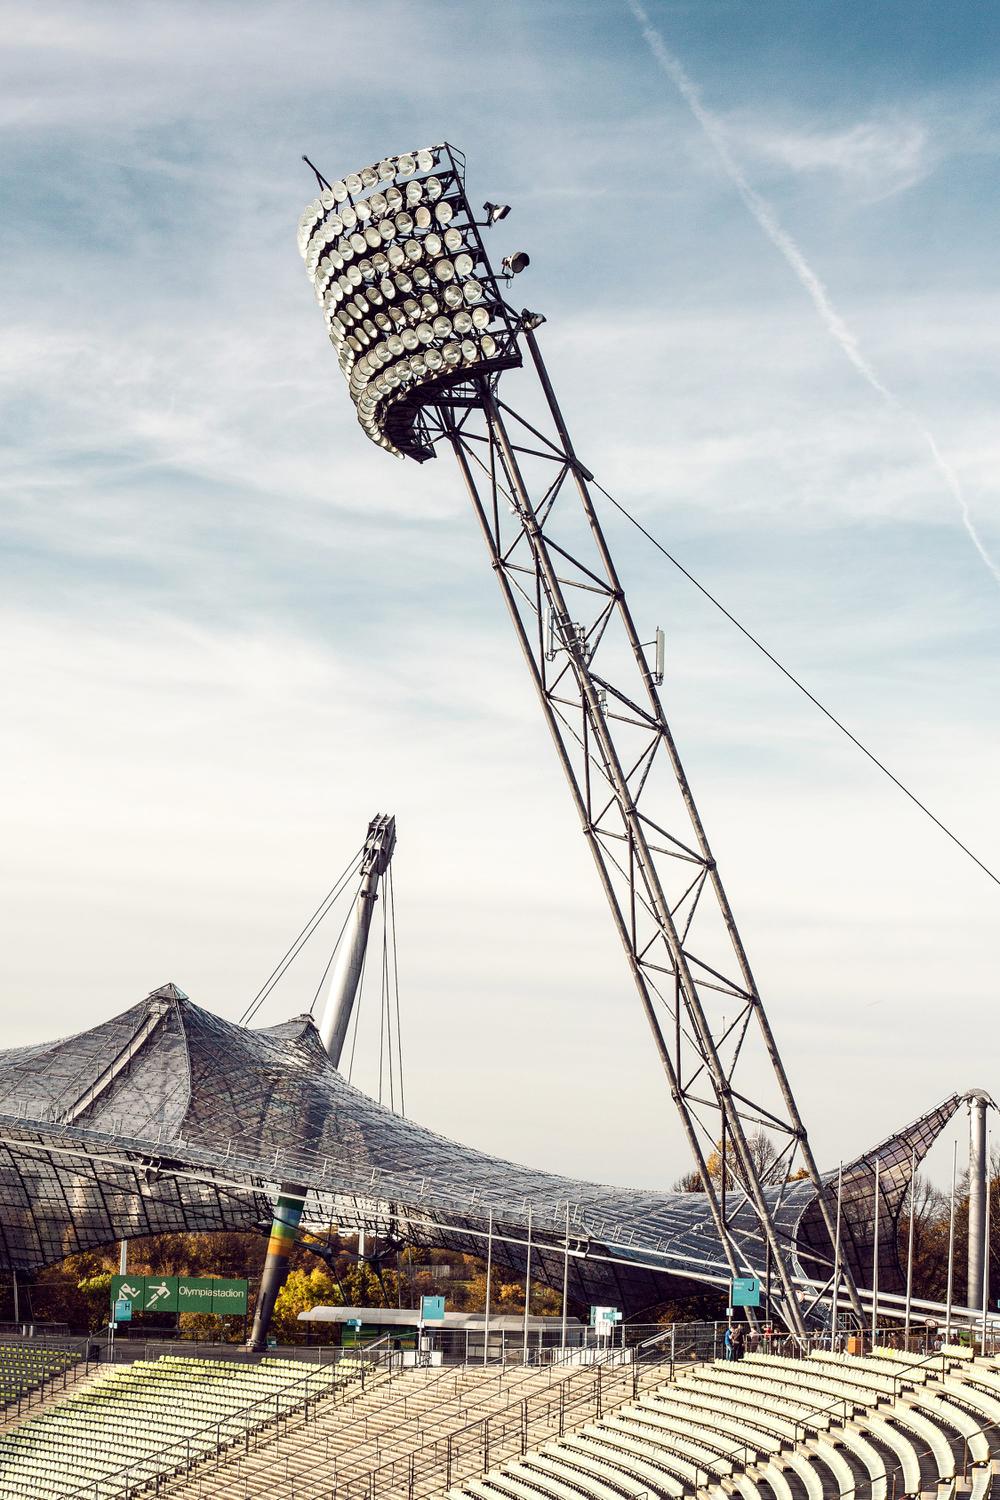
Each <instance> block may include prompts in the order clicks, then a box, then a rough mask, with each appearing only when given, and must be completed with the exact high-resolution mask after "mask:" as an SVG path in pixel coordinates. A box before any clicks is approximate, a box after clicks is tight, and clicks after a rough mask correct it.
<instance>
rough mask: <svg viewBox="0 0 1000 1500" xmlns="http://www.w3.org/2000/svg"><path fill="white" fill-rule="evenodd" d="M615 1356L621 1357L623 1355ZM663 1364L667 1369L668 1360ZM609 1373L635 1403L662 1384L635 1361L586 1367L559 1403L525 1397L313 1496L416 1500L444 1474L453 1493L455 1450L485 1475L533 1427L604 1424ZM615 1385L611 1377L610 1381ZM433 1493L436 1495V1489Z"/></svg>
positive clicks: (523, 1446)
mask: <svg viewBox="0 0 1000 1500" xmlns="http://www.w3.org/2000/svg"><path fill="white" fill-rule="evenodd" d="M614 1352H615V1353H616V1354H618V1355H620V1354H621V1352H622V1351H621V1350H616V1351H614ZM661 1363H662V1364H663V1365H669V1361H668V1360H664V1361H662V1362H661ZM609 1368H610V1369H612V1370H614V1371H615V1373H616V1374H618V1373H619V1372H620V1374H621V1375H622V1376H623V1377H624V1378H626V1379H628V1381H629V1385H630V1386H631V1395H632V1397H633V1398H634V1397H635V1396H637V1395H638V1392H639V1388H640V1386H646V1385H648V1384H653V1383H656V1382H657V1378H658V1379H659V1380H662V1379H663V1375H662V1370H661V1369H660V1368H659V1366H657V1365H654V1366H648V1365H647V1366H645V1367H643V1366H640V1365H639V1364H638V1363H636V1362H634V1361H629V1362H628V1364H627V1365H626V1364H624V1363H623V1362H621V1361H616V1362H615V1363H614V1364H613V1365H608V1364H607V1363H605V1362H604V1361H601V1362H599V1363H597V1364H596V1365H586V1366H583V1367H582V1368H581V1369H580V1370H579V1371H577V1372H574V1374H571V1375H567V1376H566V1377H565V1379H563V1380H561V1381H560V1382H559V1390H558V1397H557V1399H556V1400H555V1401H554V1402H553V1396H552V1392H551V1389H548V1390H545V1391H539V1392H537V1393H536V1394H535V1395H534V1396H526V1397H524V1398H522V1399H521V1400H520V1401H514V1402H512V1403H511V1404H510V1405H509V1406H507V1407H505V1408H504V1409H503V1410H502V1411H499V1412H494V1413H492V1414H490V1415H488V1416H485V1417H480V1418H479V1419H478V1420H477V1421H475V1422H470V1423H467V1424H466V1425H465V1426H464V1427H460V1428H457V1429H456V1430H454V1431H453V1432H451V1433H449V1434H448V1435H447V1437H440V1438H436V1439H434V1440H432V1441H431V1442H430V1443H427V1444H425V1445H424V1446H423V1448H418V1449H415V1450H414V1451H413V1452H412V1453H410V1454H408V1455H402V1456H400V1457H397V1458H395V1459H392V1460H390V1462H389V1463H387V1464H383V1465H380V1466H379V1467H378V1468H376V1469H372V1470H370V1471H369V1472H368V1474H367V1475H364V1476H360V1475H359V1476H357V1477H356V1478H355V1479H349V1480H348V1481H347V1482H346V1484H343V1485H335V1487H334V1488H333V1489H324V1490H322V1491H320V1492H318V1493H317V1494H315V1495H314V1496H313V1500H378V1496H379V1495H380V1494H382V1493H383V1492H384V1491H385V1490H388V1489H389V1487H390V1486H391V1485H392V1484H393V1483H394V1482H395V1483H396V1484H401V1483H405V1484H406V1492H407V1500H416V1497H417V1495H418V1487H419V1486H420V1485H421V1484H422V1483H423V1482H426V1481H428V1480H430V1479H432V1478H433V1479H435V1480H439V1479H440V1476H441V1473H442V1472H443V1473H444V1480H445V1482H444V1484H443V1486H440V1485H438V1486H437V1488H441V1487H443V1488H444V1489H450V1488H451V1486H452V1484H454V1483H456V1482H458V1479H459V1477H460V1476H458V1475H457V1474H456V1473H455V1468H456V1460H461V1458H462V1457H463V1452H460V1451H457V1450H464V1454H466V1455H467V1454H470V1453H475V1455H476V1472H477V1473H482V1472H484V1471H485V1470H486V1469H488V1468H489V1467H490V1454H491V1452H492V1454H493V1456H494V1458H496V1459H497V1461H499V1459H500V1457H501V1456H502V1453H501V1454H498V1452H497V1449H498V1447H499V1448H500V1449H501V1450H502V1449H503V1447H504V1446H505V1443H509V1442H510V1441H511V1439H512V1438H513V1440H514V1442H515V1446H516V1447H518V1448H519V1450H520V1452H521V1453H522V1454H523V1453H525V1452H526V1451H527V1446H528V1438H529V1433H530V1431H531V1428H532V1426H536V1427H537V1426H542V1425H545V1426H548V1427H555V1428H556V1430H558V1433H559V1435H560V1436H562V1433H563V1431H564V1429H565V1422H566V1415H567V1413H568V1412H570V1411H572V1410H574V1409H575V1408H578V1407H579V1406H581V1405H584V1406H585V1407H586V1409H587V1411H590V1410H591V1409H592V1410H593V1411H594V1414H595V1415H596V1417H597V1418H598V1419H600V1417H601V1414H602V1409H603V1406H604V1404H605V1401H606V1399H607V1395H608V1389H607V1387H608V1385H609V1384H610V1383H611V1381H609V1377H608V1374H607V1371H608V1369H609ZM643 1370H644V1372H645V1373H644V1375H643V1376H642V1377H641V1376H640V1371H643ZM654 1372H656V1373H655V1374H654ZM577 1376H579V1377H582V1380H585V1381H586V1382H587V1389H585V1390H583V1391H576V1390H574V1391H572V1392H569V1388H570V1387H571V1386H572V1384H573V1382H574V1380H576V1379H577ZM629 1377H631V1378H630V1379H629ZM613 1379H614V1377H613V1376H612V1377H611V1380H612V1381H613ZM581 1383H582V1381H581ZM550 1387H551V1382H550ZM568 1392H569V1393H568ZM624 1399H626V1400H627V1399H628V1394H626V1395H625V1397H624ZM540 1403H544V1404H543V1405H542V1410H541V1412H539V1413H537V1414H536V1413H534V1412H531V1411H529V1407H530V1406H531V1405H538V1404H540ZM512 1418H513V1419H514V1420H513V1422H512V1421H511V1419H512ZM581 1420H586V1417H585V1416H583V1417H581ZM497 1424H501V1427H502V1430H501V1432H500V1434H499V1435H498V1434H497ZM422 1454H423V1455H428V1456H429V1457H430V1460H431V1461H430V1462H429V1463H428V1462H424V1463H423V1464H421V1463H420V1459H421V1455H422ZM418 1466H419V1467H422V1468H423V1469H424V1471H425V1472H424V1473H423V1474H418V1472H417V1470H418ZM434 1492H435V1493H436V1492H437V1490H436V1488H435V1491H434ZM428 1493H430V1492H428Z"/></svg>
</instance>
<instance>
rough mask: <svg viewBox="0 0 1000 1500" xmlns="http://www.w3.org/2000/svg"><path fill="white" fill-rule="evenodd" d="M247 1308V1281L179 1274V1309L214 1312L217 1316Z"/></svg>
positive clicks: (240, 1311) (241, 1311)
mask: <svg viewBox="0 0 1000 1500" xmlns="http://www.w3.org/2000/svg"><path fill="white" fill-rule="evenodd" d="M246 1310H247V1284H246V1282H245V1281H224V1280H222V1278H221V1277H214V1276H212V1277H209V1276H178V1278H177V1311H178V1312H202V1313H214V1314H215V1316H216V1317H217V1318H220V1317H226V1316H227V1315H228V1314H230V1313H239V1314H241V1315H242V1314H243V1313H245V1312H246Z"/></svg>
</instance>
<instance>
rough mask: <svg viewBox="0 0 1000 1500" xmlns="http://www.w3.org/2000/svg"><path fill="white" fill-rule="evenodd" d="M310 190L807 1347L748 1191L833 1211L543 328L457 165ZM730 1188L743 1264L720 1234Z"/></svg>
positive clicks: (703, 1125)
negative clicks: (517, 656)
mask: <svg viewBox="0 0 1000 1500" xmlns="http://www.w3.org/2000/svg"><path fill="white" fill-rule="evenodd" d="M425 174H430V175H425ZM317 177H318V178H319V183H320V187H321V190H322V191H321V193H320V196H319V198H317V199H316V200H315V201H314V203H313V204H311V205H310V206H309V208H307V210H306V213H305V214H304V215H303V217H302V219H301V220H300V226H299V243H300V248H301V249H302V252H303V255H304V256H305V259H306V265H307V269H308V270H309V273H310V276H311V277H312V279H313V281H314V284H315V286H316V290H317V297H318V299H319V300H320V302H321V305H322V306H323V307H324V310H325V312H326V316H327V320H328V323H329V326H330V336H331V340H332V342H333V343H334V345H335V347H337V348H338V350H339V353H340V362H341V367H342V369H343V370H344V373H345V375H346V376H347V378H348V381H349V383H350V389H351V394H352V397H353V399H354V401H355V403H356V406H357V408H358V415H359V419H360V420H361V422H362V425H363V426H364V428H365V430H366V431H367V432H368V434H369V436H371V437H372V438H373V440H374V441H376V442H377V443H379V445H380V446H382V447H384V448H387V449H389V450H390V451H392V452H395V453H399V454H403V455H405V456H409V457H412V458H414V459H416V460H418V461H423V460H425V459H427V458H430V457H432V456H433V455H434V453H435V451H436V450H438V449H439V448H440V449H447V448H450V449H451V451H452V452H453V453H454V455H455V458H456V459H457V461H458V465H459V468H460V469H461V472H462V476H463V479H464V481H465V485H466V488H467V490H468V493H469V497H470V499H471V501H472V504H473V509H474V511H475V514H476V517H477V519H478V522H479V526H480V529H481V531H482V534H483V537H484V540H485V542H486V545H487V549H488V552H489V556H490V562H491V565H492V568H493V571H494V573H495V574H496V577H497V581H498V583H499V586H500V589H501V593H502V594H503V597H504V601H505V603H506V605H507V609H508V612H509V614H510V618H511V621H512V624H513V626H514V630H515V634H516V635H517V638H518V641H519V643H520V646H521V649H522V652H523V654H524V657H525V661H526V663H527V665H528V668H529V671H530V673H531V677H532V681H533V683H534V686H535V690H536V693H537V695H538V699H539V702H540V705H541V707H542V711H543V714H544V717H545V720H546V723H547V725H548V728H549V731H550V734H551V736H552V739H553V742H554V744H555V747H556V752H557V755H558V758H559V761H560V763H561V765H562V768H563V772H564V774H565V776H566V779H567V781H568V784H569V787H570V791H571V794H572V796H573V800H574V804H575V806H576V810H577V813H578V815H579V818H580V822H581V826H582V829H583V833H584V837H585V838H586V840H587V843H588V845H589V848H590V851H591V854H592V856H593V859H594V862H595V865H596V868H597V872H598V876H599V879H600V881H601V885H602V888H603V890H604V893H605V896H606V897H607V900H608V903H609V906H610V909H611V914H612V918H613V920H614V923H615V927H616V930H617V932H618V935H619V938H620V940H621V942H622V945H623V947H624V949H625V953H626V957H627V959H628V963H629V968H630V970H631V973H632V976H633V979H634V982H635V985H636V988H637V990H638V993H639V998H640V1001H641V1003H642V1007H643V1010H644V1012H645V1015H646V1018H647V1020H648V1022H649V1025H650V1028H651V1031H652V1035H653V1039H654V1042H655V1045H656V1048H657V1052H658V1055H659V1058H660V1061H661V1064H662V1066H663V1069H664V1072H665V1073H666V1076H667V1079H668V1082H669V1086H670V1091H671V1095H672V1097H673V1099H674V1102H675V1104H676V1106H677V1109H678V1112H679V1114H680V1118H681V1122H682V1125H683V1128H684V1132H685V1135H686V1138H687V1141H688V1145H689V1147H690V1149H691V1152H692V1155H693V1157H694V1160H695V1163H696V1166H697V1170H698V1173H699V1176H700V1178H701V1182H702V1185H703V1188H704V1191H705V1192H706V1194H707V1196H708V1201H709V1204H710V1207H711V1213H712V1216H713V1219H714V1223H715V1227H716V1229H717V1232H718V1234H719V1238H720V1241H721V1243H722V1245H723V1247H724V1249H725V1253H726V1258H727V1261H728V1264H729V1267H730V1270H731V1272H732V1274H733V1276H738V1275H742V1274H747V1273H749V1274H751V1275H758V1276H760V1275H763V1274H764V1272H765V1268H773V1271H774V1274H775V1276H776V1278H777V1282H778V1286H779V1289H780V1290H779V1298H778V1300H779V1305H780V1310H781V1315H782V1317H783V1319H784V1321H785V1322H786V1323H787V1325H788V1326H789V1327H790V1328H791V1329H793V1330H794V1331H795V1332H796V1333H803V1332H804V1321H803V1315H802V1311H801V1308H800V1305H799V1300H798V1298H797V1296H796V1293H795V1287H794V1274H795V1273H794V1268H793V1265H792V1259H791V1251H790V1247H789V1245H788V1244H787V1243H785V1242H784V1241H783V1240H782V1238H781V1237H780V1235H779V1232H778V1230H777V1228H776V1223H775V1216H774V1213H773V1211H772V1209H771V1207H769V1205H768V1202H767V1199H766V1197H765V1194H764V1191H763V1189H764V1184H765V1182H768V1183H774V1182H775V1181H778V1182H781V1181H788V1180H789V1179H790V1178H791V1177H792V1176H793V1175H803V1174H807V1175H808V1176H809V1177H810V1178H812V1180H813V1181H814V1182H815V1183H816V1185H817V1187H818V1188H819V1190H820V1191H819V1202H820V1209H821V1212H822V1214H823V1218H824V1221H825V1224H826V1228H827V1230H828V1232H829V1235H830V1241H831V1245H832V1243H833V1239H834V1223H833V1212H832V1206H831V1204H830V1202H829V1201H828V1199H827V1189H825V1188H824V1186H823V1184H822V1180H821V1178H820V1174H819V1171H818V1168H817V1166H816V1162H815V1159H814V1157H813V1154H812V1150H811V1148H810V1145H809V1140H808V1136H807V1134H806V1130H805V1126H804V1124H803V1121H802V1118H801V1115H800V1113H799V1110H798V1107H797V1105H796V1102H795V1098H794V1095H793V1093H792V1089H791V1086H790V1083H789V1080H788V1077H787V1075H786V1073H785V1069H784V1066H783V1064H782V1061H781V1057H780V1054H779V1052H778V1048H777V1045H776V1043H775V1040H774V1036H773V1033H772V1031H771V1027H770V1024H769V1022H768V1019H767V1015H766V1013H765V1010H764V1006H763V1003H762V1001H761V998H760V994H759V992H758V989H757V985H756V982H755V980H754V977H753V973H752V971H751V968H750V964H749V961H748V959H747V955H746V952H745V949H744V947H743V943H742V940H741V938H740V934H739V931H738V929H737V926H736V922H735V919H734V917H733V913H732V909H731V907H730V905H729V900H728V897H727V895H726V892H725V889H724V887H723V884H722V880H721V877H720V875H719V871H718V868H717V866H716V862H715V859H714V857H713V855H712V852H711V848H710V846H709V843H708V839H707V836H706V834H705V830H704V826H703V824H702V821H701V818H700V816H699V813H698V810H697V807H696V805H695V801H694V797H693V795H692V792H691V788H690V785H689V783H688V780H687V777H686V775H685V772H684V769H683V767H682V764H681V761H680V758H679V756H678V753H677V749H676V746H675V744H674V740H673V737H672V735H671V732H670V728H669V725H668V722H667V719H666V716H665V713H664V710H663V706H662V703H661V700H660V695H659V692H658V687H659V685H660V682H661V681H662V677H661V671H660V663H659V660H658V655H659V653H658V652H657V657H656V658H654V661H653V662H651V661H650V659H649V655H648V650H649V647H648V646H647V645H646V644H644V643H643V642H642V640H641V639H640V634H639V632H638V630H637V628H636V625H635V622H634V620H633V617H632V614H631V611H630V609H629V605H628V601H627V599H626V595H625V590H624V588H623V586H622V583H621V580H620V578H619V576H618V573H617V570H616V568H615V565H614V562H613V559H612V557H611V553H610V550H609V548H608V544H607V541H606V539H605V536H604V533H603V530H602V527H601V524H600V520H599V518H598V515H597V512H596V509H595V505H594V502H593V498H592V494H591V488H590V485H591V481H592V478H593V476H592V475H591V474H590V473H589V471H588V470H587V469H586V468H585V467H584V466H583V465H582V464H581V462H580V461H579V459H578V458H577V456H576V453H575V451H574V448H573V445H572V442H571V439H570V436H569V433H568V430H567V427H566V424H565V421H564V420H563V416H562V413H561V411H560V409H559V406H558V403H557V401H556V397H555V393H554V391H553V389H552V384H551V382H550V380H549V377H548V373H547V371H546V368H545V365H544V362H543V359H542V356H541V352H540V350H539V347H538V342H537V340H536V338H535V333H534V329H535V328H536V327H537V326H538V324H539V323H541V322H542V321H543V320H542V319H541V318H538V317H536V316H534V315H531V314H528V313H522V314H520V315H519V314H517V313H516V312H515V311H514V310H513V309H512V308H511V307H510V306H508V304H507V303H506V301H505V299H504V298H503V296H502V295H501V292H500V289H499V286H498V284H497V281H496V278H495V276H494V273H493V270H492V268H491V266H490V263H489V260H488V257H487V255H486V252H485V248H484V246H483V242H482V237H481V235H480V229H481V227H483V224H482V223H480V222H477V221H476V218H475V215H474V213H473V212H472V210H471V208H470V205H469V202H468V198H467V196H466V192H465V172H464V160H463V159H462V158H461V157H460V156H459V154H458V153H457V152H455V151H454V150H453V148H451V147H448V146H442V147H435V148H432V149H430V150H428V151H426V152H419V153H409V154H404V155H403V156H401V157H394V158H387V159H386V160H384V161H382V162H380V163H378V164H377V165H376V166H373V167H369V168H366V169H365V170H364V171H363V172H361V173H358V174H354V175H352V176H351V177H348V178H345V179H344V181H343V182H339V183H334V184H330V183H327V182H326V180H325V179H324V178H322V177H320V176H319V174H318V173H317ZM442 205H443V207H442ZM486 210H487V222H490V221H491V220H492V218H493V217H494V216H495V217H502V211H501V212H500V213H499V214H496V215H494V213H493V212H491V211H492V210H493V205H486ZM449 236H450V238H449ZM373 252H374V253H373ZM394 252H395V253H394ZM507 269H512V268H511V267H510V266H509V265H508V266H507ZM522 350H526V351H527V354H528V362H527V365H526V366H525V368H524V373H525V375H526V376H529V377H534V378H533V379H532V380H531V383H530V384H529V385H528V386H527V388H526V389H525V390H524V391H523V400H521V401H519V404H518V408H517V409H515V407H514V406H513V405H511V404H510V403H509V402H508V401H507V400H506V399H505V396H506V390H505V392H504V395H501V391H500V385H501V376H502V375H503V373H504V371H507V370H511V369H513V368H516V367H518V366H522V365H524V360H523V355H522ZM523 383H524V382H523V381H522V385H523ZM720 1143H721V1146H722V1160H723V1176H722V1181H721V1183H720V1184H718V1185H717V1183H716V1180H715V1177H714V1176H713V1173H712V1171H711V1170H710V1163H709V1156H710V1154H711V1153H712V1152H714V1151H716V1150H717V1149H718V1147H719V1145H720ZM727 1168H728V1170H729V1171H730V1172H731V1176H732V1184H731V1189H730V1190H732V1189H733V1188H735V1190H736V1191H737V1192H738V1194H739V1196H740V1200H741V1203H742V1202H744V1201H745V1202H746V1204H747V1205H748V1206H749V1207H750V1209H751V1210H752V1212H753V1214H754V1216H755V1218H756V1221H757V1224H758V1226H759V1233H758V1234H757V1235H756V1236H754V1238H753V1239H752V1241H748V1239H747V1236H746V1235H745V1234H743V1235H741V1236H740V1238H739V1239H738V1240H737V1238H736V1236H735V1235H734V1234H733V1233H732V1232H731V1228H730V1223H729V1220H728V1218H727V1202H726V1194H727V1182H726V1171H727ZM844 1279H845V1281H846V1282H847V1290H848V1294H849V1296H850V1299H851V1302H852V1305H853V1307H854V1309H855V1312H856V1313H857V1315H858V1316H859V1318H860V1316H861V1306H860V1302H859V1300H858V1297H857V1292H856V1289H855V1287H854V1285H853V1282H851V1281H850V1279H849V1276H848V1273H847V1272H846V1270H845V1271H844Z"/></svg>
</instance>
